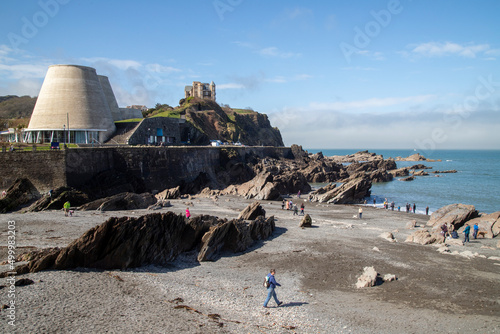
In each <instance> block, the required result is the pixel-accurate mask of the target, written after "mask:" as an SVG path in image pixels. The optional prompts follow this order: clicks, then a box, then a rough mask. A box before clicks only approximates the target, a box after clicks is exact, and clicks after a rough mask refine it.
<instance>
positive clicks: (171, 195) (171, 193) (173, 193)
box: [155, 186, 181, 200]
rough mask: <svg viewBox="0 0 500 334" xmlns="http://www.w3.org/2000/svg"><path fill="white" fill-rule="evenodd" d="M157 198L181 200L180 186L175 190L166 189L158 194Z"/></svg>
mask: <svg viewBox="0 0 500 334" xmlns="http://www.w3.org/2000/svg"><path fill="white" fill-rule="evenodd" d="M155 197H156V198H157V199H158V200H164V199H178V198H181V191H180V186H177V187H175V188H170V189H165V190H163V191H162V192H159V193H158V194H156V195H155Z"/></svg>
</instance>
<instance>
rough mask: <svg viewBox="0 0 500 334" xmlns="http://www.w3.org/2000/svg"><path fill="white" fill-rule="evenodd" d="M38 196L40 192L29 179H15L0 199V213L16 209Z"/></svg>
mask: <svg viewBox="0 0 500 334" xmlns="http://www.w3.org/2000/svg"><path fill="white" fill-rule="evenodd" d="M38 198H40V193H39V192H38V190H37V189H36V188H35V186H34V185H33V184H32V183H31V181H30V180H28V179H25V178H21V179H17V180H16V181H15V182H14V184H13V185H12V186H10V188H9V189H7V194H6V195H5V197H4V198H2V199H0V213H6V212H9V211H13V210H16V209H18V208H20V207H21V206H23V205H26V204H28V203H30V202H32V201H34V200H37V199H38Z"/></svg>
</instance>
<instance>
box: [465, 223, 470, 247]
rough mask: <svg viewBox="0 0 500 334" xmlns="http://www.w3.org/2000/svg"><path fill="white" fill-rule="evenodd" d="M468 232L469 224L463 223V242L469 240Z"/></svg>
mask: <svg viewBox="0 0 500 334" xmlns="http://www.w3.org/2000/svg"><path fill="white" fill-rule="evenodd" d="M469 233H470V226H469V224H465V229H464V244H465V243H466V242H469Z"/></svg>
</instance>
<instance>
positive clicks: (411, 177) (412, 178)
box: [399, 176, 415, 181]
mask: <svg viewBox="0 0 500 334" xmlns="http://www.w3.org/2000/svg"><path fill="white" fill-rule="evenodd" d="M413 180H415V177H413V176H408V177H404V178H402V179H399V181H413Z"/></svg>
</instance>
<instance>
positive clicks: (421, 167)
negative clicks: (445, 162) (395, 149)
mask: <svg viewBox="0 0 500 334" xmlns="http://www.w3.org/2000/svg"><path fill="white" fill-rule="evenodd" d="M408 168H409V169H432V167H427V166H426V165H424V164H416V165H413V166H411V167H408Z"/></svg>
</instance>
